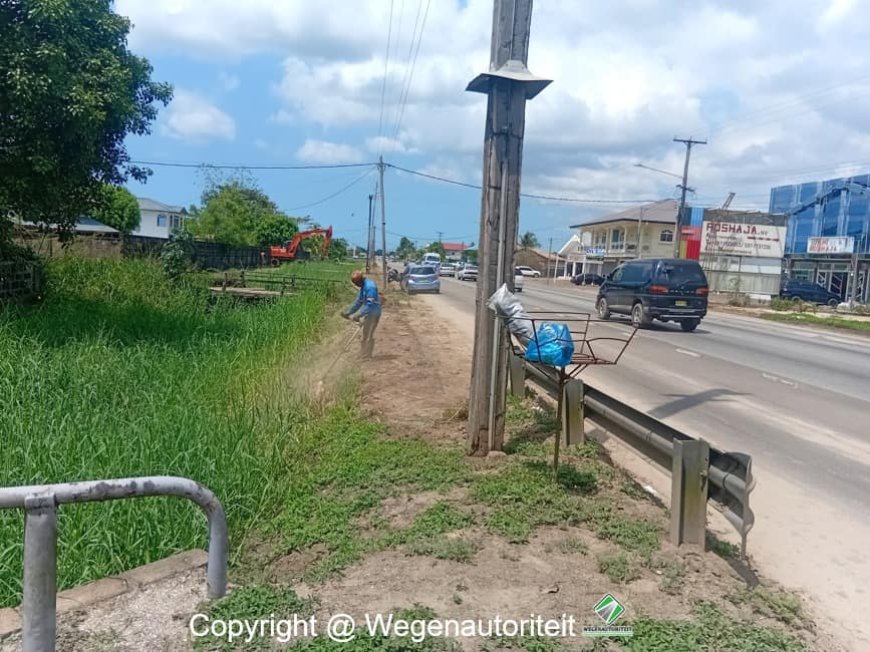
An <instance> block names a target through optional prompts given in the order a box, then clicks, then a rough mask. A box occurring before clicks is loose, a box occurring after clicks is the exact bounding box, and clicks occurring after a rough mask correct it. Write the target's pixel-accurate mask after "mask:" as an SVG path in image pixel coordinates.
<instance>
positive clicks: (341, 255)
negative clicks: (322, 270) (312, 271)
mask: <svg viewBox="0 0 870 652" xmlns="http://www.w3.org/2000/svg"><path fill="white" fill-rule="evenodd" d="M349 248H350V245H349V244H348V242H347V240H345V239H344V238H335V239H334V240H333V241H332V244H331V245H330V246H329V259H330V260H344V259H345V258H347V252H348V249H349Z"/></svg>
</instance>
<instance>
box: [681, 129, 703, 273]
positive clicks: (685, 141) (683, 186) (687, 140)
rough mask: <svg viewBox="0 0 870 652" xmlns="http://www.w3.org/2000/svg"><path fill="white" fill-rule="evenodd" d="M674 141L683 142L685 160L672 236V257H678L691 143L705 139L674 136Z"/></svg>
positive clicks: (696, 143) (701, 141) (697, 143)
mask: <svg viewBox="0 0 870 652" xmlns="http://www.w3.org/2000/svg"><path fill="white" fill-rule="evenodd" d="M674 142H675V143H683V144H685V146H686V162H685V164H684V165H683V183H682V184H680V208H679V210H678V211H677V229H676V231H677V233H676V237H675V238H674V258H679V257H680V243H681V242H682V240H683V213H684V212H685V210H686V191H687V190H688V189H689V186H688V183H689V159H690V158H691V157H692V146H693V145H706V144H707V141H706V140H695V139H694V138H674Z"/></svg>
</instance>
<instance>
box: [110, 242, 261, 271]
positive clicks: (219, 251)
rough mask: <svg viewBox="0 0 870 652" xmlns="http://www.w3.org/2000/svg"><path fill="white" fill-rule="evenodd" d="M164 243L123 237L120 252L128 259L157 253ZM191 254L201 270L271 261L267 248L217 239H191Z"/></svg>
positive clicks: (156, 254) (245, 265) (252, 265)
mask: <svg viewBox="0 0 870 652" xmlns="http://www.w3.org/2000/svg"><path fill="white" fill-rule="evenodd" d="M166 243H167V240H163V239H162V238H146V237H143V236H126V237H125V238H124V242H123V244H122V246H121V252H122V253H123V255H124V256H129V257H132V258H141V257H147V256H158V255H160V251H161V250H162V249H163V246H164V245H165V244H166ZM192 256H193V262H194V264H196V265H197V266H198V267H199V268H201V269H220V270H223V269H232V268H238V269H244V268H246V267H263V266H265V265H269V264H270V263H271V262H272V255H271V253H270V252H269V248H268V247H264V248H260V247H236V246H233V245H226V244H220V243H218V242H194V243H193V252H192Z"/></svg>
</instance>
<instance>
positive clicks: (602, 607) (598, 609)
mask: <svg viewBox="0 0 870 652" xmlns="http://www.w3.org/2000/svg"><path fill="white" fill-rule="evenodd" d="M592 609H593V610H594V611H595V613H597V614H598V617H599V618H601V620H603V621H604V622H605V623H606V624H607V625H612V624H613V623H615V622H616V621H617V620H619V619H620V617H621V616H622V614H624V613H625V607H623V606H622V604H621V603H620V602H619V600H617V599H616V598H614V597H613V596H612V595H610V594H609V593H608V594H607V595H605V596H604V597H603V598H601V600H600V601H599V602H598V604H597V605H595V606H594V607H593V608H592Z"/></svg>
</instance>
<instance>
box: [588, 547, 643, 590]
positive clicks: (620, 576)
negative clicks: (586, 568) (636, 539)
mask: <svg viewBox="0 0 870 652" xmlns="http://www.w3.org/2000/svg"><path fill="white" fill-rule="evenodd" d="M598 572H599V573H601V574H603V575H606V576H607V578H608V579H609V580H610V581H611V582H615V583H616V584H627V583H628V582H631V581H632V580H636V579H638V578H639V577H640V568H639V567H638V565H637V563H636V562H635V560H634V558H633V557H631V556H630V555H628V554H627V553H625V552H623V551H619V552H611V553H606V554H603V555H601V556H600V557H598Z"/></svg>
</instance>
